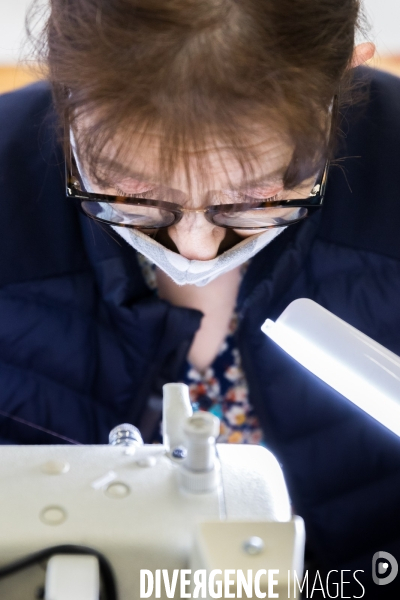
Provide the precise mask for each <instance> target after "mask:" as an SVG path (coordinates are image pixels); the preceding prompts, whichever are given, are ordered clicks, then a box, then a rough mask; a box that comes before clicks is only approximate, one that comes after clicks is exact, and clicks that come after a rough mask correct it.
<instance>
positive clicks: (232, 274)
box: [156, 267, 241, 372]
mask: <svg viewBox="0 0 400 600" xmlns="http://www.w3.org/2000/svg"><path fill="white" fill-rule="evenodd" d="M240 271H241V267H236V269H233V270H232V271H228V273H224V274H223V275H220V276H219V277H217V278H216V279H214V280H213V281H211V282H210V283H208V284H207V285H205V286H203V287H197V286H195V285H183V286H179V285H177V284H176V283H174V282H173V281H172V279H170V278H169V277H168V275H166V274H165V273H164V272H163V271H161V269H158V268H157V269H156V276H157V284H158V293H159V296H160V298H163V299H164V300H168V301H169V302H171V304H174V305H175V306H183V307H185V308H194V309H197V310H200V311H201V312H202V313H203V314H204V317H203V319H202V321H201V325H200V329H199V330H198V331H197V333H196V335H195V337H194V340H193V343H192V345H191V348H190V350H189V354H188V360H189V361H190V363H191V364H192V365H193V366H194V367H195V368H196V369H197V370H198V371H200V372H204V371H205V370H206V369H207V368H208V367H209V366H210V365H211V364H212V363H213V361H214V359H215V357H216V356H217V354H218V352H219V350H220V348H221V345H222V342H223V341H224V339H225V337H226V335H227V334H228V331H229V323H230V320H231V318H232V314H233V312H234V309H235V306H236V299H237V295H238V291H239V285H240V281H241V274H240Z"/></svg>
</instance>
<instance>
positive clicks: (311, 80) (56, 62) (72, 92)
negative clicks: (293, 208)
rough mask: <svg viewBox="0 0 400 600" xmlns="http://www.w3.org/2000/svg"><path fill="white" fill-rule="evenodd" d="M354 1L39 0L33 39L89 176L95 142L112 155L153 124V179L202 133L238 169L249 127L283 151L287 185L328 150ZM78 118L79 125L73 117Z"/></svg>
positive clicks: (201, 140)
mask: <svg viewBox="0 0 400 600" xmlns="http://www.w3.org/2000/svg"><path fill="white" fill-rule="evenodd" d="M359 9H360V6H359V0H318V1H317V2H316V1H315V0H50V13H49V17H48V20H47V23H46V26H45V29H44V30H43V33H42V37H41V38H40V39H41V44H39V45H38V46H37V47H38V48H41V51H40V52H39V53H40V58H41V62H42V64H44V66H45V67H46V74H47V77H48V78H49V79H50V82H51V84H52V89H53V94H54V99H55V104H56V107H57V110H58V113H59V115H60V117H61V118H60V122H62V119H63V118H64V117H65V116H68V118H69V121H70V123H71V126H72V127H73V128H74V131H75V133H77V136H76V137H77V143H78V151H79V153H82V155H83V154H84V156H85V163H86V164H87V165H88V167H89V169H90V172H91V174H92V175H93V176H94V177H95V178H96V180H97V181H98V182H99V183H101V182H102V181H104V177H103V173H102V169H101V167H100V164H101V160H99V159H100V158H101V156H102V154H103V152H104V149H105V148H109V147H110V144H112V145H113V148H114V150H115V149H117V151H116V154H115V157H116V159H117V158H119V159H121V154H122V155H123V154H124V153H126V152H128V151H129V149H130V148H132V146H131V140H132V139H133V136H135V139H136V140H137V139H138V134H139V137H140V135H142V134H146V132H154V131H156V132H157V133H158V134H159V135H160V136H161V139H162V140H163V142H162V143H160V150H159V171H160V175H161V176H162V177H163V178H164V179H168V178H169V176H170V175H171V174H172V172H173V171H174V169H175V168H176V165H177V162H178V161H179V160H181V159H182V158H183V161H184V164H185V165H186V163H187V161H186V162H185V156H187V155H188V154H189V153H190V155H191V156H192V157H193V156H196V155H198V156H199V157H200V156H202V155H203V154H204V153H202V152H199V151H201V150H202V149H203V148H205V147H207V148H208V147H210V141H211V142H212V143H213V142H215V146H217V145H218V146H219V147H220V146H224V147H228V148H230V149H231V150H232V154H233V156H234V157H235V159H236V160H237V162H238V165H240V167H241V168H242V169H243V171H244V172H245V174H246V169H247V166H248V165H249V164H250V163H251V158H253V157H252V149H251V144H246V140H248V139H249V137H248V136H249V132H250V131H252V130H254V127H256V128H257V132H258V133H259V134H261V135H262V134H263V131H264V130H265V135H266V136H268V132H269V131H271V127H273V129H274V131H277V132H279V133H281V134H282V135H283V136H285V139H286V141H288V142H289V143H290V144H291V145H292V147H293V148H294V151H293V156H292V160H291V163H290V165H289V167H288V170H287V172H286V174H285V185H286V187H293V186H294V185H296V184H297V183H299V182H300V181H303V180H304V179H305V178H306V177H308V176H310V175H312V174H314V173H315V172H316V169H318V168H319V167H320V165H321V164H322V162H323V161H324V160H325V159H326V156H327V153H328V152H329V149H328V147H327V130H328V127H329V109H330V105H331V102H332V98H333V96H334V95H335V94H337V93H340V98H344V97H345V95H346V92H347V91H348V90H349V89H351V81H350V74H349V73H350V70H349V69H348V67H349V64H350V60H351V56H352V52H353V49H354V45H355V32H356V29H357V26H358V20H359ZM88 116H89V117H90V119H86V120H85V123H88V124H87V126H85V128H84V132H82V130H80V129H79V128H76V123H77V119H81V118H82V117H83V118H85V117H88ZM81 122H82V120H81ZM81 133H82V135H81ZM199 160H200V158H199ZM119 162H121V160H119ZM202 164H203V163H202ZM186 166H187V165H186ZM188 170H189V169H188V167H187V173H188ZM203 170H204V171H206V170H207V169H206V167H204V164H203Z"/></svg>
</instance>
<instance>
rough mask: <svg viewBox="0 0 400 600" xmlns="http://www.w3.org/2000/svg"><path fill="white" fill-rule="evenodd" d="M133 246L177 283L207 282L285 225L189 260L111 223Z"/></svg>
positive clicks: (87, 185) (248, 255)
mask: <svg viewBox="0 0 400 600" xmlns="http://www.w3.org/2000/svg"><path fill="white" fill-rule="evenodd" d="M71 146H72V148H75V140H74V137H73V133H72V131H71ZM75 161H76V165H77V167H78V170H79V174H80V176H81V179H82V182H83V184H84V186H85V189H86V191H88V192H94V190H93V188H92V187H91V185H90V182H89V181H88V179H87V177H86V176H85V174H84V172H83V169H82V167H81V165H80V163H79V159H78V157H77V155H76V152H75ZM111 227H112V228H113V229H114V231H115V232H116V233H118V234H119V235H120V236H121V237H122V238H123V239H124V240H125V241H126V242H127V243H128V244H129V245H130V246H132V248H134V249H135V250H137V251H138V252H140V253H141V254H143V255H144V256H145V257H146V258H148V259H149V260H150V261H151V262H153V263H154V264H155V265H157V267H159V268H160V269H161V270H162V271H164V273H166V274H167V275H168V276H169V277H170V278H171V279H172V280H173V281H174V282H175V283H177V284H178V285H187V284H191V285H197V286H199V287H201V286H203V285H207V283H210V281H213V279H216V278H217V277H219V276H220V275H222V274H223V273H227V272H228V271H231V270H232V269H235V268H236V267H238V266H239V265H241V264H243V263H245V262H246V261H248V260H249V259H250V258H252V257H253V256H254V255H255V254H257V252H259V251H260V250H262V249H263V248H265V246H267V245H268V244H269V243H270V242H272V240H273V239H275V238H276V236H277V235H279V234H280V233H281V232H282V231H283V230H284V229H286V227H274V228H273V229H268V230H267V231H263V232H261V233H257V234H255V235H252V236H249V237H247V238H245V239H243V240H242V241H241V242H239V243H238V244H236V245H235V246H233V248H230V249H229V250H226V251H225V252H223V253H222V254H220V255H219V256H217V257H216V258H213V259H211V260H189V259H188V258H185V257H184V256H182V255H181V254H177V253H176V252H172V250H168V248H166V247H165V246H162V245H161V244H159V243H158V242H156V240H154V239H153V238H151V237H149V236H148V235H146V234H145V233H142V232H141V231H139V230H138V229H129V228H128V227H118V225H112V226H111Z"/></svg>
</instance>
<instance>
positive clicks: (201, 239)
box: [168, 212, 226, 260]
mask: <svg viewBox="0 0 400 600" xmlns="http://www.w3.org/2000/svg"><path fill="white" fill-rule="evenodd" d="M168 234H169V237H170V238H171V240H172V241H173V242H174V244H175V245H176V247H177V248H178V251H179V254H181V255H182V256H184V257H185V258H187V259H189V260H211V259H213V258H215V257H216V256H217V254H218V249H219V246H220V244H221V242H222V240H223V239H224V237H225V235H226V229H224V228H223V227H217V226H216V225H213V224H212V223H209V222H208V221H207V220H206V218H205V217H204V213H195V212H190V213H184V215H183V217H182V219H181V220H180V221H179V223H177V224H176V225H173V226H172V227H169V229H168Z"/></svg>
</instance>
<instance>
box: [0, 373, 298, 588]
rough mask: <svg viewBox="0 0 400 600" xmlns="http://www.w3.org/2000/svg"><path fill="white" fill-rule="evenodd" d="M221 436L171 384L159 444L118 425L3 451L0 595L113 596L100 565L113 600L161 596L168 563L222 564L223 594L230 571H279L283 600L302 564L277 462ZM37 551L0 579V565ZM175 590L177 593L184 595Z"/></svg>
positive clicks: (209, 567)
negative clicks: (82, 440)
mask: <svg viewBox="0 0 400 600" xmlns="http://www.w3.org/2000/svg"><path fill="white" fill-rule="evenodd" d="M217 431H218V419H216V417H214V416H213V415H211V414H210V413H203V412H198V413H195V414H192V409H191V405H190V401H189V395H188V388H187V387H186V386H184V385H183V384H168V385H166V386H164V412H163V438H164V443H163V445H144V444H143V442H142V440H141V436H140V432H139V431H138V430H137V429H136V428H135V427H133V426H131V425H126V424H124V425H121V426H120V427H118V428H116V429H115V430H113V431H112V432H111V434H110V445H108V446H106V445H103V446H68V445H54V446H3V447H0V477H1V492H0V493H1V509H2V510H1V512H0V532H1V534H0V536H1V537H0V539H1V542H0V598H4V599H7V600H23V599H25V598H26V599H28V598H29V599H30V598H34V597H35V593H36V597H44V598H45V599H46V600H98V598H99V589H100V587H101V586H102V588H103V592H102V596H101V597H102V599H103V598H104V600H109V598H111V596H112V594H111V592H110V586H108V587H107V582H106V583H104V581H103V583H102V584H101V583H100V580H101V577H100V575H102V577H103V580H104V578H106V579H107V572H106V573H104V569H105V566H104V561H106V562H107V561H108V563H109V565H110V566H111V569H112V571H113V572H114V575H115V580H116V586H117V589H118V598H119V600H136V599H138V598H139V597H140V596H141V595H142V597H144V596H143V594H149V595H148V596H145V597H152V598H153V597H157V595H158V597H161V598H164V597H166V590H165V585H164V580H163V577H164V575H159V577H161V582H162V585H161V590H159V594H158V590H157V585H158V586H159V587H160V583H159V580H158V584H157V573H156V572H157V570H160V571H159V572H160V573H161V574H162V570H167V572H168V577H169V579H171V578H172V574H173V571H174V569H175V570H176V569H190V570H192V573H194V571H198V570H201V569H204V570H206V572H207V573H210V572H211V571H214V570H216V569H217V570H218V569H219V570H221V572H222V575H221V580H222V583H221V585H223V586H225V587H224V589H225V591H226V582H224V577H223V574H224V572H225V570H227V569H231V570H233V571H236V570H242V571H243V572H244V573H245V574H246V573H247V570H248V569H251V570H252V573H253V577H254V576H255V574H256V573H257V572H258V571H260V569H264V570H265V572H264V571H263V572H261V576H260V577H259V580H258V585H259V589H260V590H261V591H266V590H267V586H268V572H269V571H270V570H276V571H279V576H277V575H275V578H277V583H276V585H275V587H274V588H273V589H274V592H275V593H278V592H280V595H279V597H280V598H284V597H287V592H286V596H285V595H284V592H285V590H287V577H288V571H291V572H293V571H296V572H297V573H298V574H299V577H301V573H302V570H303V554H304V526H303V522H302V520H301V519H300V518H299V517H296V518H294V519H292V515H291V508H290V502H289V497H288V493H287V489H286V486H285V482H284V479H283V475H282V471H281V469H280V466H279V464H278V462H277V460H276V459H275V458H274V456H273V455H272V454H271V453H270V452H269V451H268V450H266V449H265V448H263V447H261V446H251V445H231V444H230V445H228V444H215V437H216V435H217ZM70 545H75V546H77V545H78V546H84V547H85V548H87V547H90V548H91V549H94V550H95V551H97V552H98V553H100V555H98V556H96V554H95V553H93V552H91V551H89V550H82V551H81V552H80V551H79V548H75V550H73V549H71V546H70ZM55 546H63V547H61V548H58V549H57V550H55V551H54V552H53V551H51V550H49V551H46V550H45V549H47V548H51V547H55ZM41 550H43V551H44V552H42V554H39V555H37V556H36V557H34V558H32V559H31V563H32V565H31V566H29V567H25V568H21V565H14V567H13V568H14V569H15V571H14V572H13V574H9V575H7V576H6V577H2V575H4V574H5V573H4V565H7V564H9V563H11V562H12V561H15V560H17V559H22V558H23V557H26V556H28V555H30V554H31V553H35V552H38V551H41ZM50 556H52V558H50V560H48V559H49V557H50ZM103 559H104V560H103ZM106 566H107V565H106ZM11 570H12V569H11ZM145 570H146V573H145ZM106 571H107V569H106ZM170 576H171V577H170ZM141 577H142V580H141ZM146 577H147V579H146ZM152 577H153V583H154V589H153V591H152V589H150V588H149V586H150V583H151V581H150V579H151V578H152ZM230 577H231V579H232V577H233V579H235V575H231V576H230ZM217 579H218V578H217ZM192 583H193V582H192ZM144 584H146V586H144ZM179 585H180V584H179V581H178V583H177V586H176V590H175V594H173V595H174V596H175V597H184V596H182V590H181V588H180V587H179ZM141 586H142V587H141ZM143 586H144V587H143ZM185 589H186V591H187V592H189V591H190V589H191V588H190V586H189V587H187V588H185ZM232 590H234V585H233V587H232ZM232 590H231V591H232ZM149 592H152V593H149ZM208 594H209V592H207V597H209V596H208ZM173 595H171V594H170V595H169V597H173ZM267 596H268V595H267ZM113 597H116V596H113ZM186 597H188V596H186ZM244 597H245V596H244Z"/></svg>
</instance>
